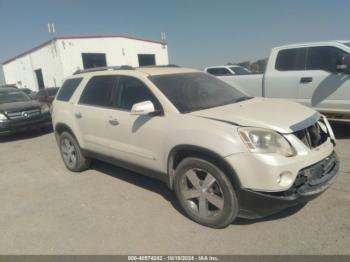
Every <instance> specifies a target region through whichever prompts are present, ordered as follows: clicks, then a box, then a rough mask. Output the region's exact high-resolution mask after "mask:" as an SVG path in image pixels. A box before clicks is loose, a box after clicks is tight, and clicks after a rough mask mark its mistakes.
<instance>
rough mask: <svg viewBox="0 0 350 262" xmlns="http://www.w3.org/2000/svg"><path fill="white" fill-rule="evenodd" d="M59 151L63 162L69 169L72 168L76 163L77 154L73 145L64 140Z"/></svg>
mask: <svg viewBox="0 0 350 262" xmlns="http://www.w3.org/2000/svg"><path fill="white" fill-rule="evenodd" d="M61 150H62V156H63V160H64V162H65V163H66V164H67V165H68V166H69V167H70V168H74V167H75V165H76V163H77V153H76V149H75V147H74V145H73V143H72V142H71V141H70V140H69V139H67V138H64V139H63V140H62V143H61Z"/></svg>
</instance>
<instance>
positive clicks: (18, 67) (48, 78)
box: [3, 42, 63, 91]
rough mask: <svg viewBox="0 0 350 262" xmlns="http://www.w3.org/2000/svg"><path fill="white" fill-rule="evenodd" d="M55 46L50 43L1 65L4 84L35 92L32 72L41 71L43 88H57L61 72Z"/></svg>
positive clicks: (36, 87)
mask: <svg viewBox="0 0 350 262" xmlns="http://www.w3.org/2000/svg"><path fill="white" fill-rule="evenodd" d="M56 44H57V43H55V42H52V43H50V44H48V45H46V46H43V47H42V48H40V49H38V50H35V51H33V52H32V53H29V54H27V55H25V56H22V57H19V58H17V59H16V60H14V61H11V62H10V63H8V64H5V65H3V70H4V75H5V82H6V84H16V85H17V86H18V87H21V88H29V89H32V90H34V91H37V90H38V89H39V87H38V83H37V79H36V75H35V72H34V70H37V69H41V70H42V74H43V78H44V84H45V87H54V86H59V85H60V83H61V79H62V78H63V70H62V66H61V61H60V55H59V50H58V48H56Z"/></svg>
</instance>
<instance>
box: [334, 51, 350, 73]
mask: <svg viewBox="0 0 350 262" xmlns="http://www.w3.org/2000/svg"><path fill="white" fill-rule="evenodd" d="M336 70H337V72H340V73H344V74H350V54H345V55H343V57H342V58H341V59H340V61H339V62H338V63H337V66H336Z"/></svg>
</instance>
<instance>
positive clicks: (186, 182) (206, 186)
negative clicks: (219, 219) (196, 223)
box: [180, 168, 224, 218]
mask: <svg viewBox="0 0 350 262" xmlns="http://www.w3.org/2000/svg"><path fill="white" fill-rule="evenodd" d="M180 191H181V195H182V197H183V199H184V200H185V203H186V205H187V207H188V208H189V210H190V211H191V212H192V213H194V214H195V215H197V216H200V217H202V218H211V217H214V216H217V215H219V214H220V213H221V212H222V211H223V208H224V194H223V191H222V189H221V187H220V184H219V183H218V181H217V180H216V179H215V177H214V176H213V175H212V174H210V173H209V172H208V171H205V170H203V169H198V168H193V169H189V170H188V171H187V172H186V173H185V174H184V176H183V178H182V181H181V190H180Z"/></svg>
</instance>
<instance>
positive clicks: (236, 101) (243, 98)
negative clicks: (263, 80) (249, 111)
mask: <svg viewBox="0 0 350 262" xmlns="http://www.w3.org/2000/svg"><path fill="white" fill-rule="evenodd" d="M253 98H254V97H253V96H243V97H241V98H238V99H236V100H235V101H234V103H238V102H242V101H246V100H249V99H253Z"/></svg>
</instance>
